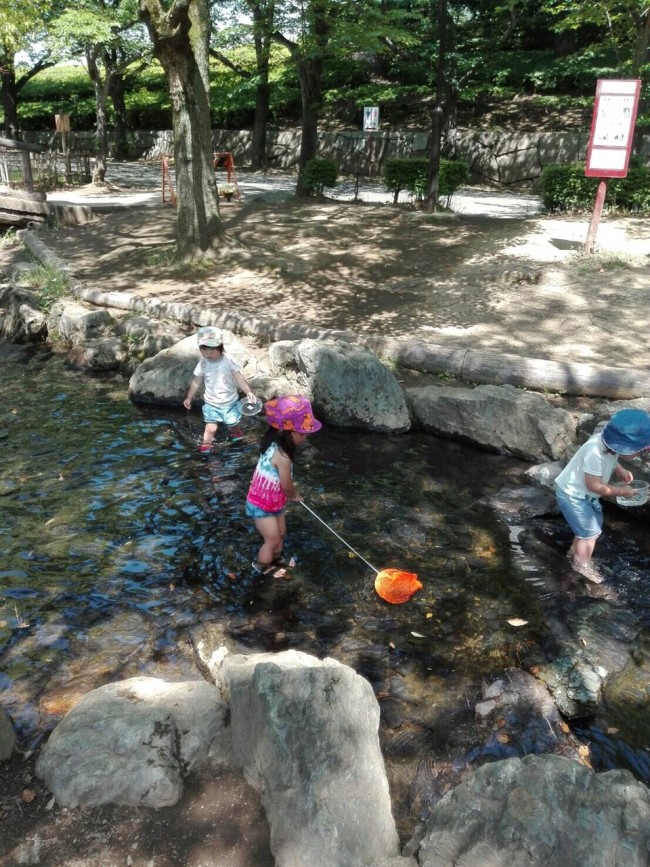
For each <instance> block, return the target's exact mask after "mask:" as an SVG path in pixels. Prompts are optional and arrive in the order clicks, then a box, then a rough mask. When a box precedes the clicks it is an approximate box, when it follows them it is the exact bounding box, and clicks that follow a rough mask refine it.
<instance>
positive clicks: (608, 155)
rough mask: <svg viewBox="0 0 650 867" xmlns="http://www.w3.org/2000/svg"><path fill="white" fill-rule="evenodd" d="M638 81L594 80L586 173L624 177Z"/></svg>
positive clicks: (632, 130)
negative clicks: (594, 90) (594, 98)
mask: <svg viewBox="0 0 650 867" xmlns="http://www.w3.org/2000/svg"><path fill="white" fill-rule="evenodd" d="M640 89H641V81H640V80H639V79H636V78H632V79H607V78H601V79H599V80H598V84H597V87H596V101H595V104H594V114H593V118H592V122H591V136H590V138H589V145H588V147H587V166H586V169H585V175H586V176H587V177H592V178H593V177H599V178H624V177H625V176H626V175H627V166H628V162H629V159H630V153H631V151H632V139H633V136H634V124H635V121H636V112H637V105H638V102H639V91H640Z"/></svg>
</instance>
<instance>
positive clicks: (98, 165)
mask: <svg viewBox="0 0 650 867" xmlns="http://www.w3.org/2000/svg"><path fill="white" fill-rule="evenodd" d="M99 51H100V49H99V48H98V47H96V48H95V49H93V50H89V51H87V52H86V63H87V64H88V75H89V76H90V80H91V81H92V83H93V87H94V89H95V109H96V112H97V120H96V124H95V133H96V136H97V146H96V150H95V168H94V170H93V184H103V183H104V182H105V179H106V159H107V154H108V143H107V127H108V123H107V118H106V94H107V91H108V88H109V85H110V78H111V76H110V73H109V72H106V75H105V79H104V81H102V74H101V70H100V68H99V64H98V62H97V56H98V53H99Z"/></svg>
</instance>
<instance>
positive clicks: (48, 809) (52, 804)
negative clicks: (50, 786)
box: [45, 795, 56, 812]
mask: <svg viewBox="0 0 650 867" xmlns="http://www.w3.org/2000/svg"><path fill="white" fill-rule="evenodd" d="M55 803H56V801H55V798H54V795H52V797H51V798H50V800H49V801H48V802H47V804H46V805H45V811H46V812H49V811H50V810H51V809H52V807H53V806H54V804H55Z"/></svg>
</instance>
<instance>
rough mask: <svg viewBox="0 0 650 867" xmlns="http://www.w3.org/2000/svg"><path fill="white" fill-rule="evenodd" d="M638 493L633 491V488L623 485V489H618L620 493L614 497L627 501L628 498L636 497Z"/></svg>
mask: <svg viewBox="0 0 650 867" xmlns="http://www.w3.org/2000/svg"><path fill="white" fill-rule="evenodd" d="M638 493H639V492H638V491H635V490H634V488H631V487H630V486H629V485H623V487H622V488H620V493H618V494H616V496H617V497H626V498H627V499H629V498H630V497H636V495H637V494H638Z"/></svg>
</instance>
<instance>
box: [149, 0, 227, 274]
mask: <svg viewBox="0 0 650 867" xmlns="http://www.w3.org/2000/svg"><path fill="white" fill-rule="evenodd" d="M140 14H141V16H142V18H143V20H144V22H145V24H146V25H147V28H148V30H149V34H150V36H151V40H152V42H153V46H154V54H155V56H156V57H157V58H158V59H159V60H160V63H161V64H162V67H163V69H164V71H165V75H166V78H167V85H168V88H169V95H170V100H171V109H172V129H173V133H174V169H175V174H176V199H177V221H176V227H177V251H178V253H179V255H180V256H181V257H183V258H186V259H191V258H196V257H199V256H202V255H205V254H206V253H208V252H209V251H216V250H217V249H218V248H219V246H220V244H221V242H222V241H223V234H222V226H221V217H220V215H219V201H218V196H217V185H216V181H215V174H214V169H213V167H212V130H211V128H210V103H209V98H208V44H209V38H210V14H209V6H208V2H207V0H175V2H174V3H173V4H172V6H171V8H170V9H169V11H168V12H165V10H164V9H163V8H162V6H161V4H160V2H159V0H140Z"/></svg>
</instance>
